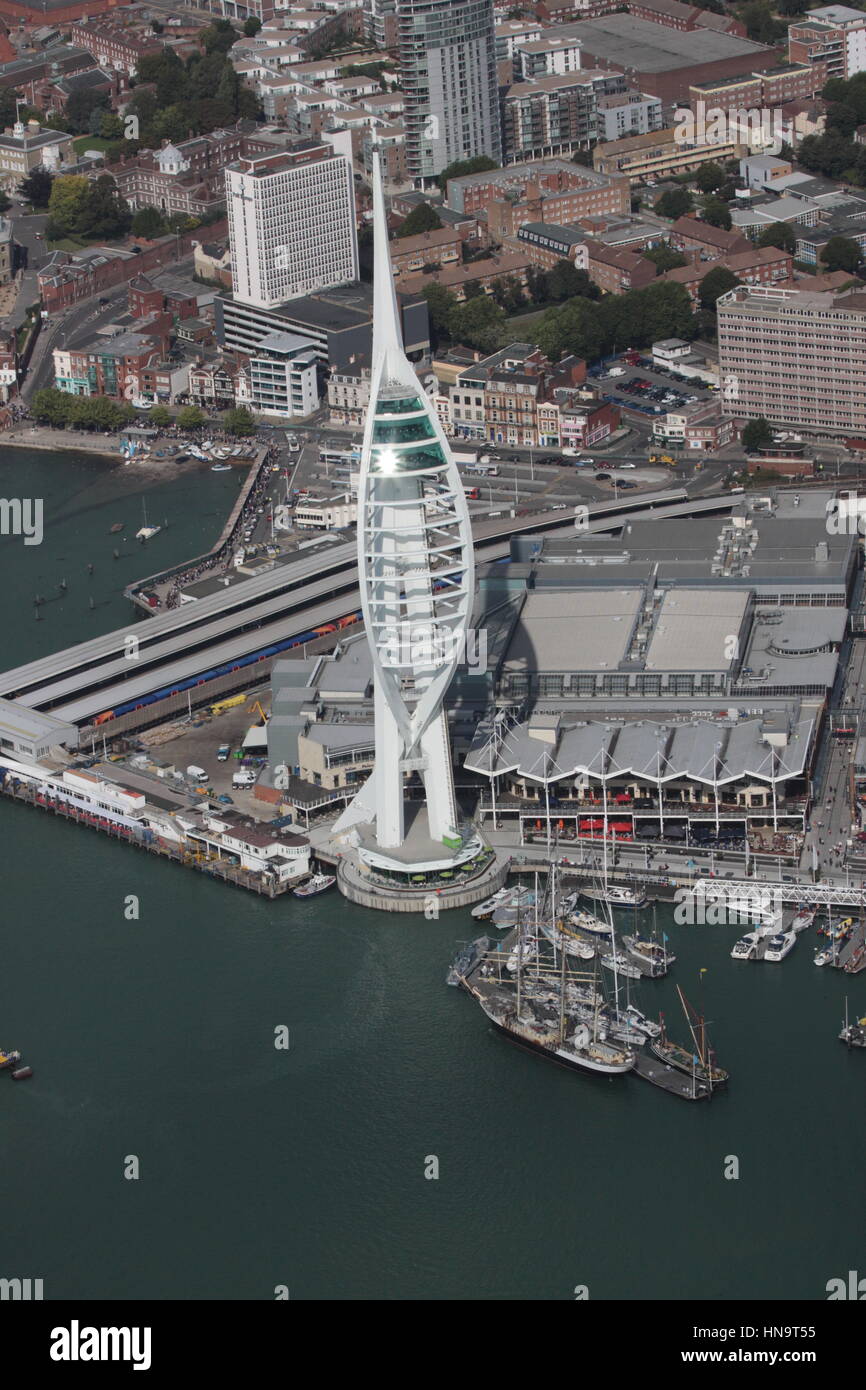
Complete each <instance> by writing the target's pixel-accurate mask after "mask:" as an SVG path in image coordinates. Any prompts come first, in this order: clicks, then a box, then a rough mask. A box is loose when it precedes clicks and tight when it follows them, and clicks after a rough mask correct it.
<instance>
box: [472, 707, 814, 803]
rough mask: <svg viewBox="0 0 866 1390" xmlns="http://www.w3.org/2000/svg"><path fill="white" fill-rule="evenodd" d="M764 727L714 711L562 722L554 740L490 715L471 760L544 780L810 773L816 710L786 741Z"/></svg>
mask: <svg viewBox="0 0 866 1390" xmlns="http://www.w3.org/2000/svg"><path fill="white" fill-rule="evenodd" d="M763 728H764V722H763V720H762V719H761V718H755V719H744V720H741V721H739V722H738V723H736V724H726V723H724V724H723V723H721V722H719V723H716V722H714V721H713V720H710V719H707V720H699V721H695V722H693V723H684V724H664V723H655V722H653V721H650V720H647V721H643V720H636V721H634V722H633V723H626V724H610V723H585V724H578V725H576V726H574V727H573V728H566V729H562V730H560V732H559V733H558V736H557V737H556V741H555V742H554V743H550V742H547V741H546V740H545V739H541V738H538V737H534V736H533V734H532V733H531V732H530V726H529V724H528V723H522V724H515V725H513V726H512V727H511V728H510V729H509V730H508V732H507V733H505V734H504V736H503V735H499V734H496V733H494V732H493V730H492V729H491V726H490V724H489V723H485V724H482V725H479V729H478V732H477V734H476V737H475V742H474V744H473V746H472V748H471V749H470V751H469V754H468V755H467V757H466V760H465V766H466V768H467V769H468V771H470V772H477V773H480V774H482V775H483V776H485V777H492V776H501V775H502V774H503V773H506V772H510V773H514V774H516V775H517V776H520V777H525V778H528V779H529V780H530V781H537V782H542V783H544V782H555V781H560V780H562V779H566V778H569V777H578V776H585V777H588V778H590V779H591V780H593V779H594V780H597V781H610V780H611V779H613V778H621V777H624V776H631V777H640V778H645V779H647V780H649V781H653V782H659V781H661V782H671V781H674V780H675V779H678V778H684V777H685V778H689V779H690V780H692V781H695V782H702V783H704V784H705V785H707V786H722V785H725V784H727V783H730V782H737V781H740V780H741V779H743V778H747V777H754V778H755V779H756V780H758V781H763V782H768V783H772V782H782V781H785V780H786V779H788V778H791V777H799V776H802V774H803V772H804V771H805V768H806V763H807V759H808V755H809V749H810V747H811V744H812V738H813V734H814V729H815V720H814V718H812V717H804V718H801V719H799V720H797V721H796V722H795V723H794V724H793V725H792V727H791V730H790V734H789V737H788V742H787V744H786V745H785V746H784V747H776V746H775V745H772V744H769V743H768V742H767V741H766V739H765V737H764V734H763Z"/></svg>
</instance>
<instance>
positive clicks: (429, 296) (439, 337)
mask: <svg viewBox="0 0 866 1390" xmlns="http://www.w3.org/2000/svg"><path fill="white" fill-rule="evenodd" d="M421 293H422V294H423V296H424V298H425V299H426V300H427V313H428V315H429V318H430V331H431V333H432V334H433V340H434V343H435V344H436V345H438V344H439V343H441V342H442V341H443V339H445V338H447V337H448V336H449V333H450V325H451V313H452V310H454V309H456V308H457V298H456V296H455V295H453V294H452V293H451V291H450V290H446V289H445V287H444V285H438V284H437V283H436V282H435V281H433V283H432V284H429V285H425V286H424V288H423V290H422V291H421Z"/></svg>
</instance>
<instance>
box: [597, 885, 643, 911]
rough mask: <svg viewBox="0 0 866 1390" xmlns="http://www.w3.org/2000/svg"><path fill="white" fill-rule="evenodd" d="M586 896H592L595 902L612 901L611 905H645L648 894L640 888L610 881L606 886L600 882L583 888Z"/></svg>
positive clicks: (635, 906)
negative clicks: (592, 886)
mask: <svg viewBox="0 0 866 1390" xmlns="http://www.w3.org/2000/svg"><path fill="white" fill-rule="evenodd" d="M581 892H582V893H583V896H584V897H585V898H592V899H593V900H594V901H595V902H599V903H610V905H611V907H634V908H637V907H645V906H646V903H647V895H646V893H644V892H643V890H642V889H640V888H622V887H620V886H619V885H618V884H615V883H609V884H608V885H607V886H606V887H605V885H604V884H602V883H599V884H597V885H596V886H595V887H594V888H583V889H581Z"/></svg>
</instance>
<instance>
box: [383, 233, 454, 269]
mask: <svg viewBox="0 0 866 1390" xmlns="http://www.w3.org/2000/svg"><path fill="white" fill-rule="evenodd" d="M464 240H465V234H464V233H463V232H461V231H459V230H455V228H453V227H437V228H434V229H433V230H432V231H429V232H421V233H420V234H419V235H418V236H406V237H397V238H396V239H395V240H394V241H392V242H391V265H392V266H393V268H394V274H395V275H397V276H400V275H412V274H414V273H416V272H418V271H422V270H424V268H425V267H426V266H451V265H459V264H460V260H461V256H462V247H463V242H464Z"/></svg>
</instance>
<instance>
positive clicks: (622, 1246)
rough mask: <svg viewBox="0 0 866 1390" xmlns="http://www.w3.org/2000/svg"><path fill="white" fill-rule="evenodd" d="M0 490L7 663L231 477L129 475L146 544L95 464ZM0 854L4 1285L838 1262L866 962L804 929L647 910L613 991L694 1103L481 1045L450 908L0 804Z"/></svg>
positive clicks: (383, 1291) (49, 1287)
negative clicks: (679, 1045)
mask: <svg viewBox="0 0 866 1390" xmlns="http://www.w3.org/2000/svg"><path fill="white" fill-rule="evenodd" d="M2 475H3V491H4V495H5V496H7V497H11V496H21V495H24V496H34V495H35V496H43V497H45V498H46V539H45V542H44V544H43V545H42V546H41V547H30V548H26V547H23V546H22V544H21V542H20V541H19V540H15V539H13V538H8V537H4V538H2V540H0V578H2V582H3V586H4V593H6V594H7V595H10V596H11V602H7V603H6V605H5V615H4V616H5V623H4V638H5V640H4V643H3V655H4V665H7V666H8V665H11V664H13V663H14V662H17V661H21V660H25V659H27V658H29V657H32V656H34V655H36V654H38V653H39V652H42V651H48V650H51V649H52V648H53V647H55V646H58V645H60V644H61V643H68V642H71V641H74V640H80V639H82V638H84V637H86V636H88V635H90V634H91V633H95V632H98V631H100V630H104V629H107V628H109V627H113V626H115V625H117V624H119V623H121V622H123V621H125V620H126V619H128V618H129V617H130V615H131V610H130V609H129V607H128V606H127V605H126V604H125V602H124V600H123V599H122V598H119V597H116V596H112V590H113V589H114V588H115V587H116V588H119V587H120V585H119V583H118V572H119V577H120V578H122V579H123V580H124V581H126V580H128V579H130V578H132V577H133V576H134V575H135V574H137V573H139V572H141V571H142V566H145V565H146V566H147V568H148V569H150V568H155V567H157V566H161V565H163V564H166V563H169V562H171V561H174V560H176V559H180V558H182V557H183V556H184V555H187V554H193V553H198V552H199V551H201V550H203V549H204V548H206V546H207V545H208V544H209V543H210V542H211V540H212V539H214V538H215V537H216V535H217V534H218V532H219V529H220V526H221V522H222V517H223V515H224V513H225V510H226V509H227V507H228V505H229V503H230V501H231V498H232V496H233V494H234V492H235V490H236V488H237V479H236V477H235V475H234V474H211V473H210V471H209V470H205V471H203V472H202V473H200V474H196V475H192V476H190V475H188V476H187V477H185V478H180V479H171V480H170V481H168V482H166V483H165V484H164V485H160V486H159V487H158V488H155V489H152V490H151V491H149V492H148V494H147V506H148V515H149V517H150V519H151V520H152V521H157V522H161V521H162V520H163V517H167V518H168V520H169V522H170V525H169V529H168V531H167V532H165V533H163V534H161V535H160V536H159V537H157V538H156V539H155V540H154V541H153V542H152V543H151V544H150V545H149V546H148V547H147V548H146V550H145V551H144V552H142V550H141V548H140V547H138V546H137V545H135V544H134V541H132V539H131V534H130V533H134V531H135V530H136V529H137V527H138V525H140V520H139V517H140V514H141V501H140V497H141V493H140V491H138V492H131V493H130V492H125V491H124V489H125V487H126V486H127V480H126V479H125V478H124V477H123V475H122V473H114V474H109V473H108V472H107V471H106V469H105V465H104V464H102V463H101V462H99V461H98V460H90V459H87V458H85V457H84V456H82V457H80V458H77V457H75V456H66V455H64V456H57V457H54V456H51V455H48V454H33V455H27V454H24V453H21V452H18V451H16V452H15V454H14V455H12V456H11V457H8V456H7V459H6V460H5V461H4V464H3V470H2ZM40 489H41V490H40ZM49 499H50V501H49ZM116 520H126V523H127V525H126V532H125V533H124V535H127V536H129V537H130V538H129V539H128V540H127V541H126V543H125V546H124V547H123V549H124V550H126V549H129V550H131V551H132V552H133V554H132V555H131V556H130V557H129V558H128V559H127V558H126V557H125V556H124V558H123V560H121V561H118V562H112V560H111V551H112V549H113V548H115V546H116V545H117V541H118V537H115V536H109V535H108V528H109V526H110V525H111V523H112V522H113V521H116ZM118 548H119V547H118ZM122 553H123V552H122ZM88 561H92V562H93V563H94V565H95V566H96V571H95V574H94V576H93V579H92V580H88V577H87V574H86V565H87V562H88ZM63 578H66V579H67V581H68V584H69V589H68V592H67V594H66V596H65V598H64V599H63V600H62V601H60V600H58V601H57V602H53V603H48V604H46V605H45V608H44V609H43V612H44V615H45V616H44V620H43V621H41V622H39V623H36V622H34V619H33V612H32V597H33V595H34V594H35V593H37V592H39V593H42V594H44V595H45V596H46V597H51V596H52V595H53V594H56V593H57V585H58V584H59V582H60V580H61V579H63ZM91 591H92V592H93V594H94V597H95V599H96V602H97V605H98V606H97V607H96V608H95V609H94V610H93V611H91V610H90V609H89V606H88V601H87V600H88V596H89V593H90V592H91ZM0 845H2V863H3V907H4V912H3V929H2V943H3V956H2V973H0V1045H3V1044H6V1045H8V1046H10V1047H11V1046H16V1047H20V1048H21V1049H22V1050H23V1052H24V1054H25V1057H26V1060H27V1061H28V1062H30V1063H31V1065H32V1066H33V1069H34V1073H35V1075H34V1078H33V1080H32V1081H30V1082H28V1083H26V1084H23V1085H18V1086H16V1085H15V1084H13V1083H12V1082H11V1081H9V1080H8V1078H5V1077H0V1164H2V1170H3V1172H4V1173H5V1175H6V1179H7V1201H6V1202H5V1204H4V1217H3V1223H2V1232H0V1276H3V1277H14V1276H19V1277H31V1278H42V1279H43V1280H44V1281H45V1297H46V1298H76V1297H82V1298H88V1299H90V1298H113V1299H132V1298H136V1299H137V1298H178V1299H210V1298H242V1299H272V1298H273V1297H274V1289H275V1286H277V1285H286V1286H288V1289H289V1291H290V1295H291V1297H292V1298H293V1299H308V1298H333V1299H347V1298H353V1299H357V1298H393V1299H407V1298H408V1299H411V1298H433V1299H436V1298H448V1297H451V1298H466V1299H468V1298H485V1299H510V1298H550V1299H571V1298H573V1297H574V1296H575V1295H574V1290H575V1288H576V1286H579V1285H586V1286H588V1289H589V1296H590V1298H591V1299H602V1298H614V1299H641V1298H663V1299H675V1300H676V1299H685V1298H697V1299H720V1300H724V1299H726V1298H730V1297H741V1298H747V1299H781V1298H806V1299H823V1298H824V1297H826V1294H825V1285H826V1282H827V1280H829V1279H831V1278H834V1277H837V1276H841V1277H844V1276H845V1275H846V1273H847V1271H848V1270H849V1269H858V1268H860V1269H861V1270H862V1268H863V1260H864V1250H863V1242H862V1231H863V1224H864V1222H863V1218H864V1199H863V1195H862V1184H861V1181H860V1156H861V1154H862V1152H863V1149H864V1144H866V1108H864V1105H863V1093H864V1074H863V1066H864V1065H866V1058H864V1056H863V1055H862V1052H860V1051H855V1052H851V1053H849V1052H848V1051H846V1049H845V1048H844V1047H843V1046H842V1044H841V1043H839V1042H838V1040H837V1037H836V1034H837V1032H838V1030H839V1027H840V1026H841V1022H842V1012H843V1001H844V995H845V993H846V990H847V992H848V995H849V999H850V1008H851V1014H852V1016H855V1015H857V1016H859V1015H861V1014H864V1013H866V992H864V991H866V983H864V981H866V977H864V976H860V977H859V978H856V979H852V980H849V979H847V978H845V977H842V976H840V975H838V974H836V973H834V972H831V971H829V970H826V969H825V970H818V969H815V968H814V967H813V966H812V964H811V957H812V949H811V947H812V946H813V945H814V944H815V943H816V942H817V940H818V938H817V937H816V936H815V933H814V932H811V933H808V934H806V935H805V936H803V937H801V938H800V940H799V942H798V945H797V947H796V949H795V951H794V952H793V954H792V955H791V956H790V957H789V958H788V959H787V960H786V961H785V962H784V963H783V964H781V965H764V964H751V963H748V964H745V963H737V962H734V961H732V960H731V959H730V957H729V952H730V947H731V945H732V944H733V941H734V940H735V939H736V936H737V935H738V934H741V933H738V932H737V929H736V928H720V927H691V928H689V927H679V926H675V925H674V924H673V922H672V917H671V912H670V910H669V909H667V908H665V909H662V910H660V911H659V926H660V927H663V928H664V929H665V930H667V931H668V933H669V936H670V944H671V948H672V949H673V950H674V951H675V953H676V955H677V963H676V965H675V966H674V969H673V971H672V973H671V976H670V977H669V978H668V979H666V980H663V981H649V982H646V983H644V984H643V985H642V986H641V994H640V997H639V1000H638V1002H639V1003H640V1005H641V1007H642V1008H644V1010H645V1011H646V1012H649V1013H654V1012H656V1011H657V1010H658V1009H659V1008H663V1009H664V1010H665V1012H666V1016H667V1018H668V1021H669V1026H670V1032H671V1035H672V1036H673V1037H674V1038H676V1039H677V1040H678V1041H680V1042H683V1043H685V1042H686V1041H687V1038H686V1034H685V1026H684V1024H683V1023H682V1020H681V1015H680V1011H679V1006H678V1004H677V1001H676V992H675V984H676V983H679V984H680V985H681V986H682V988H683V989H684V990H685V993H686V995H687V996H688V997H689V999H690V1000H691V1002H692V1003H693V1004H695V1005H696V1006H697V1007H699V1008H702V1009H703V1011H704V1012H705V1013H706V1015H707V1017H708V1019H709V1020H710V1035H711V1038H712V1041H713V1043H714V1045H715V1047H716V1050H717V1053H718V1058H719V1062H720V1064H721V1065H722V1066H724V1067H725V1068H726V1069H727V1070H729V1071H730V1073H731V1084H730V1087H729V1089H728V1091H727V1093H725V1094H720V1095H718V1096H716V1097H715V1098H714V1099H713V1101H712V1102H711V1103H709V1104H704V1105H700V1106H691V1105H684V1104H682V1103H680V1102H678V1101H676V1100H675V1099H672V1098H670V1097H668V1096H666V1095H663V1094H662V1093H661V1092H658V1091H656V1090H654V1089H653V1088H652V1087H650V1086H647V1085H644V1084H642V1083H641V1082H639V1081H638V1080H636V1079H634V1078H629V1077H622V1078H616V1079H613V1080H608V1079H605V1078H596V1077H589V1076H587V1077H581V1076H577V1075H575V1074H574V1073H572V1072H569V1071H565V1070H561V1069H559V1068H557V1067H555V1066H552V1065H550V1064H548V1063H547V1062H545V1061H543V1060H541V1059H538V1058H536V1057H534V1056H531V1055H528V1054H525V1053H523V1052H521V1051H519V1050H518V1049H516V1048H514V1047H512V1046H510V1045H509V1044H508V1043H507V1041H505V1040H503V1039H502V1038H501V1037H499V1036H497V1035H495V1034H494V1033H493V1032H492V1031H491V1030H490V1028H489V1027H488V1025H487V1023H486V1021H485V1019H484V1018H483V1016H482V1014H481V1012H480V1010H479V1009H478V1007H477V1005H476V1004H475V1003H474V1002H473V1001H472V1000H471V999H470V998H468V997H467V996H466V995H464V994H463V993H462V992H460V991H457V990H454V989H448V988H447V987H446V986H445V984H444V977H445V973H446V970H447V967H448V964H449V963H450V960H451V958H452V956H453V954H454V949H455V946H456V943H457V942H458V941H461V940H465V939H467V938H468V937H469V936H471V935H477V934H479V924H476V923H473V922H472V920H471V917H470V915H469V913H468V911H467V912H465V913H452V914H449V915H447V916H444V917H443V918H442V919H441V920H440V921H439V922H429V921H426V920H424V919H423V918H420V917H419V918H415V917H403V916H400V917H390V916H387V915H384V914H377V913H374V912H371V911H368V910H365V909H363V908H358V907H354V906H352V905H351V904H349V903H347V902H345V901H344V900H342V899H340V898H338V897H337V896H335V895H334V894H328V895H324V896H322V897H319V898H313V899H310V900H308V901H306V902H301V901H298V900H295V899H292V898H285V899H280V900H277V901H275V902H270V901H268V900H265V899H259V898H257V897H254V896H253V895H251V894H248V893H244V892H242V891H240V890H232V889H231V888H227V887H224V886H222V885H218V884H215V883H212V882H210V881H209V880H208V879H206V878H204V877H202V876H199V875H196V874H191V873H188V872H186V871H184V870H183V869H181V868H179V867H175V866H173V865H169V864H165V863H163V862H161V861H158V860H154V859H152V858H151V857H150V856H147V855H144V854H142V853H140V852H138V851H136V850H134V849H131V848H129V847H128V846H125V845H119V844H116V843H113V842H108V841H107V840H104V839H103V838H102V837H100V836H97V835H95V834H93V833H92V832H90V831H87V830H85V829H83V828H79V827H76V826H73V825H68V824H66V823H63V822H59V821H55V820H53V819H52V818H50V817H48V816H45V815H42V814H41V813H39V812H37V811H35V810H29V809H25V808H23V807H15V806H11V805H9V804H7V803H5V802H2V801H0ZM130 895H134V896H135V897H136V898H137V899H138V905H139V906H138V911H139V916H138V920H128V918H127V915H126V913H127V911H128V909H126V908H125V905H126V903H127V902H128V899H129V898H130ZM627 920H628V919H627V918H624V919H622V922H623V925H626V924H627ZM643 920H644V921H647V918H644V919H643ZM701 969H705V970H706V972H707V973H706V974H705V975H703V977H701V976H700V971H701ZM701 981H702V982H701ZM283 1026H284V1027H285V1028H287V1029H288V1030H289V1037H290V1046H289V1048H288V1050H278V1049H276V1048H275V1046H274V1037H275V1030H276V1029H279V1028H280V1027H283ZM133 1155H134V1156H135V1157H136V1158H137V1159H138V1164H139V1173H140V1175H139V1177H138V1178H137V1179H136V1180H129V1179H127V1178H125V1177H124V1170H125V1167H126V1168H127V1169H128V1168H129V1166H130V1156H133ZM431 1156H435V1157H436V1158H437V1159H438V1164H439V1176H438V1179H432V1180H431V1179H428V1178H426V1177H425V1168H426V1169H427V1170H428V1171H429V1168H430V1157H431ZM729 1156H735V1157H736V1158H737V1159H738V1160H739V1178H738V1179H736V1180H729V1179H726V1177H725V1169H726V1164H727V1166H728V1167H729V1168H730V1163H729Z"/></svg>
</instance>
